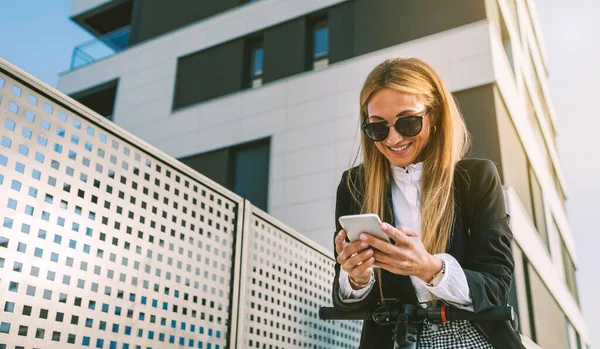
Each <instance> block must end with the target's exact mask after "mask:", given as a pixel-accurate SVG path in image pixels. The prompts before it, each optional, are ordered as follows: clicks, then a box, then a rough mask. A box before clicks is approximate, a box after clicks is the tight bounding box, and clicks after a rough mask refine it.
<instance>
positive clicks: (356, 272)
mask: <svg viewBox="0 0 600 349" xmlns="http://www.w3.org/2000/svg"><path fill="white" fill-rule="evenodd" d="M373 263H375V258H373V257H369V258H368V259H367V260H366V261H364V262H362V264H361V265H359V266H357V267H355V268H354V269H352V270H351V272H350V273H348V275H350V276H352V277H353V278H356V277H360V276H361V275H363V274H364V273H365V272H366V271H367V269H369V268H371V267H373Z"/></svg>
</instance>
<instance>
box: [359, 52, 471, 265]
mask: <svg viewBox="0 0 600 349" xmlns="http://www.w3.org/2000/svg"><path fill="white" fill-rule="evenodd" d="M385 88H390V89H394V90H397V91H400V92H403V93H409V94H413V95H416V96H417V97H419V98H420V99H421V101H423V103H424V104H425V106H426V107H427V109H428V110H429V115H430V116H432V118H431V119H430V120H432V121H433V125H432V126H435V128H436V132H431V133H430V134H431V135H430V139H429V143H428V145H427V147H426V148H425V149H423V150H422V152H424V153H422V154H420V155H419V158H420V159H421V160H422V161H423V174H422V176H421V197H420V211H421V230H422V232H421V234H422V235H421V236H422V238H421V239H422V241H423V244H424V246H425V248H426V249H427V251H428V252H429V253H432V254H435V253H443V252H446V247H447V244H448V240H449V238H450V234H451V230H452V225H453V222H454V192H453V181H454V170H455V167H456V164H457V163H458V161H459V160H461V159H462V158H463V157H464V156H465V154H466V151H467V149H468V147H469V144H470V137H469V133H468V131H467V128H466V125H465V122H464V120H463V118H462V115H461V113H460V112H459V110H458V108H457V105H456V102H455V100H454V97H453V96H452V94H451V93H450V91H448V88H447V87H446V85H445V84H444V83H443V81H442V79H441V78H440V77H439V75H438V74H437V73H436V72H435V71H434V70H433V68H431V66H429V65H428V64H427V63H425V62H423V61H421V60H419V59H416V58H391V59H388V60H386V61H384V62H382V63H380V64H379V65H377V66H376V67H375V68H374V69H373V70H372V71H371V73H369V75H368V76H367V79H366V80H365V83H364V85H363V88H362V90H361V92H360V119H359V123H362V121H363V120H364V119H365V118H366V117H367V116H368V112H367V105H368V103H369V100H370V98H371V97H372V96H373V94H374V93H375V92H377V91H379V90H381V89H385ZM361 148H362V152H363V167H364V177H362V178H360V179H358V177H357V176H353V175H350V176H348V186H349V188H351V193H352V196H353V197H354V198H355V199H356V198H357V197H358V195H357V184H358V183H356V181H357V180H361V181H363V183H362V184H363V185H361V187H363V188H364V190H363V197H362V200H359V202H361V203H362V207H361V211H362V212H363V213H377V214H378V215H379V217H381V218H382V219H383V220H387V219H389V218H391V217H387V215H388V213H387V212H386V195H387V193H388V190H389V188H390V185H391V168H390V164H389V161H388V160H387V159H386V158H385V156H383V154H381V152H380V151H379V150H378V149H377V147H376V146H375V143H374V142H373V141H372V140H370V139H369V138H367V137H366V136H365V135H364V133H362V132H361ZM359 153H360V149H359ZM357 158H358V154H357V156H356V159H357ZM356 159H355V162H356Z"/></svg>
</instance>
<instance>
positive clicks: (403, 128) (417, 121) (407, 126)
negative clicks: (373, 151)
mask: <svg viewBox="0 0 600 349" xmlns="http://www.w3.org/2000/svg"><path fill="white" fill-rule="evenodd" d="M425 116H427V114H425V115H409V116H402V117H398V118H397V119H396V122H394V123H393V124H388V123H387V121H385V120H382V121H376V122H367V120H368V117H367V118H365V120H364V121H363V123H362V126H361V129H362V130H363V132H364V133H365V135H366V136H367V137H369V139H371V140H373V141H375V142H381V141H384V140H385V139H386V138H387V137H388V135H389V133H390V126H394V128H395V129H396V131H398V133H399V134H401V135H402V136H405V137H414V136H416V135H418V134H419V133H421V130H422V129H423V118H425Z"/></svg>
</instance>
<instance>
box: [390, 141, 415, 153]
mask: <svg viewBox="0 0 600 349" xmlns="http://www.w3.org/2000/svg"><path fill="white" fill-rule="evenodd" d="M411 145H412V142H411V143H408V144H405V145H403V146H400V147H397V148H392V147H388V149H390V150H391V151H392V152H394V153H401V152H403V151H405V150H406V149H408V148H409V147H410V146H411Z"/></svg>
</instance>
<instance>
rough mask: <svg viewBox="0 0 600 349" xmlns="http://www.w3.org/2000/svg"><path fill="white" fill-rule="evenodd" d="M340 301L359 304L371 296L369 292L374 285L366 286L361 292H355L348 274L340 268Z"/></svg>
mask: <svg viewBox="0 0 600 349" xmlns="http://www.w3.org/2000/svg"><path fill="white" fill-rule="evenodd" d="M338 280H339V283H340V299H341V300H342V301H343V302H346V303H353V302H358V301H361V300H363V299H365V297H366V296H367V295H368V294H369V291H371V289H372V288H373V285H369V286H366V287H364V288H361V289H360V290H355V289H353V288H352V286H351V285H350V279H349V278H348V273H346V272H345V271H344V270H343V269H341V268H340V277H339V279H338Z"/></svg>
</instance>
